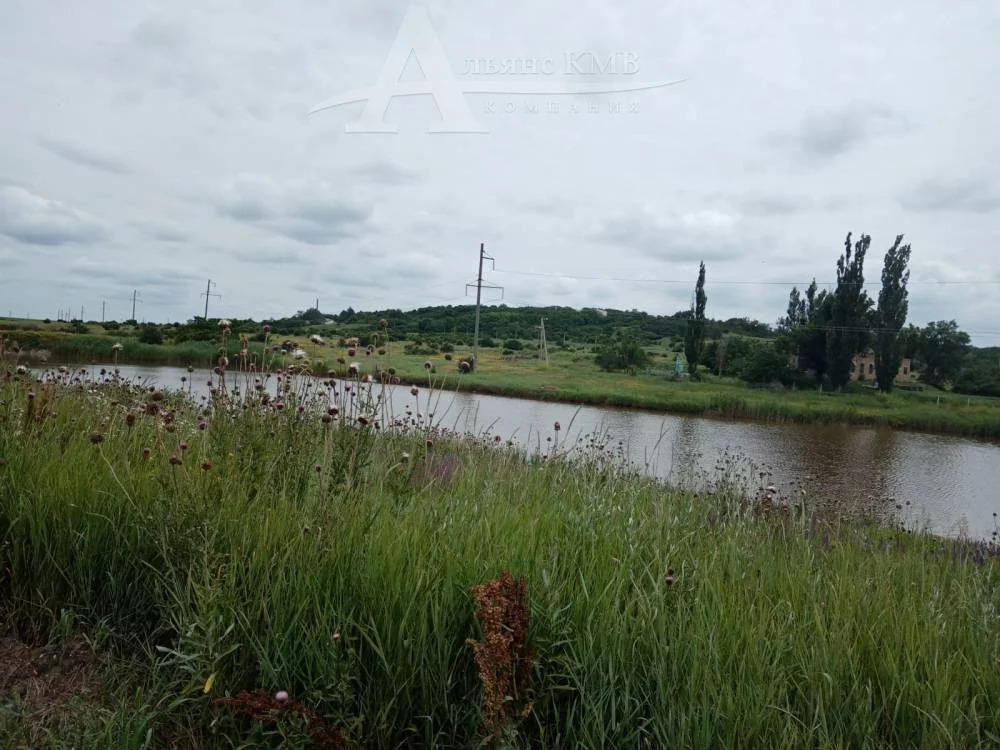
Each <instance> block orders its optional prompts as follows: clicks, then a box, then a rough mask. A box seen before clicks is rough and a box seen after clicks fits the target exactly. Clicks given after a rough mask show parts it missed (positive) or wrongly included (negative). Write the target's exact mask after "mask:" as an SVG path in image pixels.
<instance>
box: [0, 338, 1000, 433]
mask: <svg viewBox="0 0 1000 750" xmlns="http://www.w3.org/2000/svg"><path fill="white" fill-rule="evenodd" d="M17 336H20V340H21V343H22V346H23V347H24V348H25V349H29V348H31V349H45V350H47V351H49V352H51V354H52V360H51V361H52V362H59V363H66V364H84V363H111V362H112V360H113V353H112V351H111V349H110V346H111V343H113V342H114V341H118V340H120V341H121V343H122V345H123V347H124V348H123V350H122V351H121V352H120V354H119V361H120V362H121V363H124V364H160V365H189V364H190V365H196V366H211V365H213V364H214V362H215V360H216V358H217V357H218V354H219V346H218V345H216V344H213V343H210V342H207V341H187V342H183V343H180V344H167V345H162V346H157V345H150V344H142V343H140V342H138V341H137V340H136V339H134V338H129V337H127V336H123V337H120V338H118V339H115V338H112V337H109V336H100V335H88V334H69V333H64V332H52V331H35V332H27V333H18V332H16V331H14V332H12V337H17ZM286 338H288V337H284V336H282V337H274V338H273V339H272V340H271V342H270V343H271V344H272V345H273V344H274V343H275V342H276V341H278V340H282V341H283V340H285V339H286ZM291 338H292V340H294V341H297V342H298V344H299V345H300V346H301V347H302V348H303V349H304V350H306V351H307V352H308V353H309V355H310V362H311V368H312V371H313V372H315V373H317V374H325V373H326V372H328V371H335V372H339V373H344V372H345V371H346V364H347V363H348V362H349V361H356V362H358V363H359V364H360V366H361V369H362V372H374V371H375V368H376V367H378V368H381V369H383V370H385V369H388V368H390V367H391V368H392V369H393V370H394V371H395V372H396V375H397V377H399V378H400V379H401V380H402V381H403V382H407V383H418V384H423V383H426V382H427V376H428V372H427V371H426V370H425V368H424V363H425V362H428V361H430V362H431V363H432V365H433V367H434V368H435V369H434V373H433V374H434V375H435V377H434V378H433V380H434V381H435V382H436V383H437V384H438V386H439V387H444V388H455V387H459V388H462V389H463V390H466V391H470V392H476V393H486V394H494V395H500V396H516V397H521V398H529V399H540V400H552V401H563V402H569V403H577V404H590V405H594V406H614V407H624V408H637V409H648V410H652V411H661V412H673V413H683V414H700V415H705V416H714V417H721V418H724V419H747V420H756V421H767V422H807V423H809V422H837V423H848V424H862V425H886V426H889V427H895V428H900V429H911V430H921V431H925V432H941V433H951V434H957V435H968V436H975V437H986V438H1000V398H989V397H978V396H973V397H968V396H960V395H957V394H952V393H949V392H944V391H940V390H937V389H929V390H923V391H915V390H901V389H899V390H896V391H895V392H893V393H892V394H888V395H887V394H882V393H878V392H876V391H874V390H872V389H870V388H867V387H865V386H863V385H861V384H852V385H851V386H850V387H849V388H848V389H847V390H846V391H845V392H844V393H832V392H821V391H819V390H818V389H813V388H803V389H799V390H794V391H793V390H784V391H777V392H775V391H771V390H767V389H760V388H753V387H751V386H748V385H746V384H745V383H742V382H740V381H738V380H735V379H732V378H717V377H714V376H712V375H705V376H703V379H702V380H699V381H692V380H683V381H673V380H670V379H668V378H667V377H666V376H665V375H663V374H640V375H635V376H632V375H627V374H624V373H607V372H602V371H601V370H600V369H599V368H598V367H597V366H596V365H595V364H594V361H593V355H591V354H589V353H588V351H585V350H584V349H583V348H577V349H576V350H572V351H570V350H561V349H560V350H554V351H552V352H551V353H550V358H549V363H548V364H545V363H544V362H543V361H540V360H539V359H537V358H533V357H532V356H531V355H530V354H528V353H526V352H522V353H519V356H515V357H513V358H512V357H503V356H501V354H500V350H499V349H487V348H484V349H481V350H480V368H479V370H478V371H477V372H475V373H472V374H468V375H464V376H461V377H459V373H458V369H457V362H458V359H459V357H460V356H462V354H468V352H461V351H457V352H455V353H454V355H453V359H452V360H451V361H448V360H445V358H444V355H434V356H430V357H427V356H423V355H407V354H404V353H403V349H404V342H390V343H389V344H383V346H387V347H388V349H387V354H385V355H379V354H377V352H375V353H373V354H371V355H368V354H366V353H365V350H364V349H363V348H361V349H359V350H358V351H357V352H356V353H355V355H354V356H353V357H350V356H349V355H348V353H347V350H346V349H345V348H343V347H338V346H336V345H335V344H334V343H328V344H325V345H316V344H313V343H311V342H309V340H308V338H306V337H291ZM331 341H332V342H335V340H331ZM227 348H228V350H229V356H230V358H232V357H233V356H234V355H235V353H236V351H237V348H238V342H237V341H236V340H235V338H232V337H231V338H230V339H229V341H228V344H227ZM250 350H251V352H253V353H254V354H255V355H256V357H257V359H258V361H259V359H260V355H261V350H262V346H261V344H258V343H253V344H251V345H250ZM654 355H655V356H654V358H653V363H652V365H653V371H654V372H657V373H662V372H668V371H671V370H672V367H671V363H672V362H673V357H674V354H673V352H670V351H668V350H667V349H665V348H663V347H658V348H657V347H654ZM266 357H267V359H268V361H269V363H270V364H271V366H272V367H278V366H284V365H289V366H291V365H299V364H301V363H299V362H297V361H296V360H293V359H292V358H291V357H290V356H284V355H281V354H280V353H279V354H275V353H274V352H268V354H267V355H266ZM339 360H343V363H341V362H339Z"/></svg>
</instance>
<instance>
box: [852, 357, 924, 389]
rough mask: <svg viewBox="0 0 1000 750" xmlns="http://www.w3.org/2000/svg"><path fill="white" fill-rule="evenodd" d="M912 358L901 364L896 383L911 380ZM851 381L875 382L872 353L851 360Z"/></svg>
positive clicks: (905, 358)
mask: <svg viewBox="0 0 1000 750" xmlns="http://www.w3.org/2000/svg"><path fill="white" fill-rule="evenodd" d="M910 372H911V370H910V358H909V357H903V361H902V362H900V363H899V372H897V373H896V378H895V382H897V383H904V382H907V381H909V380H910V379H911V376H910ZM851 380H861V381H868V382H873V381H874V380H876V378H875V355H874V354H872V353H871V352H868V353H867V354H855V355H854V356H853V357H852V358H851Z"/></svg>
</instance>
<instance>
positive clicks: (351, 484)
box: [0, 378, 1000, 748]
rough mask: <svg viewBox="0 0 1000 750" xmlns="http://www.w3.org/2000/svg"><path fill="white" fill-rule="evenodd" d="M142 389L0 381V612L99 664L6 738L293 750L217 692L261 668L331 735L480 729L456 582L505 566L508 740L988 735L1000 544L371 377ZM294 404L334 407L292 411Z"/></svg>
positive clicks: (925, 741) (901, 741)
mask: <svg viewBox="0 0 1000 750" xmlns="http://www.w3.org/2000/svg"><path fill="white" fill-rule="evenodd" d="M29 388H31V389H32V390H33V392H34V394H35V395H34V398H30V399H29V396H28V390H29ZM359 389H360V386H359V385H357V384H356V385H355V389H354V390H352V392H353V393H355V394H357V392H358V390H359ZM361 390H362V393H363V389H361ZM151 398H152V397H151V396H150V395H149V394H140V393H136V392H133V391H131V390H129V389H126V388H119V387H108V388H100V389H96V392H94V393H87V392H79V391H76V390H72V389H63V388H61V387H55V386H40V385H38V384H35V385H29V384H28V383H26V382H23V381H22V380H20V379H18V378H12V379H7V380H5V381H0V459H2V466H0V570H2V571H3V573H2V574H0V617H2V619H0V622H2V623H4V627H5V628H6V629H7V631H8V632H9V633H13V634H16V635H17V636H18V637H20V638H22V639H25V640H29V641H32V642H42V641H45V640H46V639H55V638H57V637H60V636H62V637H65V636H67V635H69V634H79V633H82V634H84V635H86V636H87V637H88V638H90V639H91V640H92V641H93V642H94V643H95V644H97V648H98V649H99V650H100V651H101V652H102V653H104V654H106V655H107V657H108V659H109V660H110V666H109V674H112V675H114V678H113V679H111V678H109V679H111V683H112V685H111V687H110V688H109V689H108V690H107V691H105V692H103V693H102V694H101V695H103V696H104V697H103V699H100V700H99V699H97V698H92V699H91V702H90V703H86V702H85V703H83V704H80V703H72V702H71V703H69V704H67V705H66V706H65V707H64V709H63V710H62V711H61V712H59V713H58V714H57V715H54V716H52V717H50V718H48V719H46V720H45V721H44V722H43V725H41V726H39V725H37V724H32V723H31V722H28V721H26V720H25V717H27V716H28V715H29V714H28V713H27V711H28V709H27V708H20V707H19V706H18V705H17V704H14V705H5V706H3V707H0V740H2V741H0V744H6V745H11V746H17V745H18V744H25V743H27V742H28V740H27V739H25V738H26V737H28V736H29V735H30V737H32V738H36V739H35V742H36V744H32V745H31V746H49V747H71V746H76V747H122V748H125V747H129V748H132V747H140V746H148V747H171V746H176V747H193V748H200V747H204V748H208V747H213V748H214V747H266V746H274V745H275V744H276V743H278V742H280V741H284V742H285V745H284V746H290V747H299V746H306V744H307V742H306V741H307V735H306V734H305V732H304V729H303V728H302V726H300V725H296V724H294V723H292V722H284V723H281V724H278V725H271V724H263V723H252V722H249V721H248V720H245V719H243V720H241V719H239V718H238V717H236V716H235V715H234V714H233V713H232V712H231V711H229V710H227V709H223V708H219V707H213V704H212V701H213V700H214V699H216V698H219V697H221V696H224V695H235V694H236V693H238V692H239V691H241V690H256V689H259V690H264V691H267V692H268V693H271V692H273V691H276V690H287V691H288V692H289V693H290V694H291V695H292V697H293V698H294V699H296V700H300V701H302V702H303V703H304V704H306V705H308V706H310V707H311V708H313V709H315V710H316V711H318V712H319V713H320V714H322V715H323V716H324V717H325V718H326V720H327V721H328V722H330V723H331V724H333V725H336V726H338V727H340V728H341V729H342V730H343V731H344V733H345V734H346V735H347V736H348V737H349V739H350V740H351V742H352V743H353V746H356V747H385V748H388V747H441V748H446V747H448V748H467V747H475V746H477V743H478V742H479V741H480V740H481V739H482V738H481V732H480V728H481V716H480V708H479V707H480V703H481V700H482V686H481V683H480V679H479V675H478V672H477V667H476V663H475V661H474V659H473V656H472V651H471V649H470V647H469V645H468V644H467V640H468V639H478V638H479V637H480V632H479V629H478V625H477V622H476V620H475V617H474V603H473V601H472V597H471V595H470V591H471V589H472V587H474V586H476V585H477V584H481V583H483V582H486V581H488V580H490V579H493V578H496V577H497V576H498V575H499V574H500V572H501V571H502V570H509V571H511V572H512V573H513V574H514V575H515V576H522V575H523V576H524V577H525V579H526V581H527V587H528V593H529V599H530V622H529V626H528V640H529V644H530V646H531V648H532V649H533V652H534V662H533V666H532V671H531V679H530V684H529V685H528V686H527V691H528V692H527V696H526V697H527V698H528V699H529V700H530V711H529V712H528V713H527V716H526V718H524V719H523V720H520V721H516V722H515V721H512V722H511V724H510V729H509V732H508V733H507V735H505V738H504V742H505V743H506V744H505V745H504V746H508V747H528V746H529V745H530V746H533V747H552V748H562V747H614V748H618V747H621V748H626V747H628V748H632V747H657V748H661V747H769V748H800V747H819V748H842V747H859V748H866V747H872V748H874V747H928V748H937V747H940V748H947V747H991V746H996V744H997V743H998V742H1000V720H998V717H1000V672H998V670H997V660H998V659H1000V620H998V614H1000V613H998V610H997V602H998V601H1000V567H998V558H997V556H996V550H995V549H990V548H987V547H985V546H983V545H973V544H968V543H960V542H949V541H944V540H940V539H935V538H933V537H929V536H923V535H916V534H909V533H906V532H905V531H902V530H898V529H882V528H877V527H875V526H871V525H866V524H856V523H847V522H842V521H839V520H838V519H837V516H836V514H835V513H832V512H831V511H830V510H829V509H828V510H827V512H825V513H823V514H822V515H819V514H818V512H810V511H807V510H806V509H801V508H791V509H789V510H788V512H771V513H764V512H761V511H760V507H761V506H759V505H757V504H754V503H752V502H751V503H749V504H748V502H747V501H748V498H749V499H752V497H753V490H754V487H753V486H752V485H750V484H746V482H745V481H744V480H743V479H741V477H742V476H743V472H742V470H741V466H740V464H739V462H734V463H732V464H731V465H730V467H729V469H730V471H729V473H727V474H724V475H721V476H720V477H719V480H718V482H717V486H716V488H715V491H714V492H713V493H710V494H709V495H707V496H706V495H702V496H700V497H699V496H695V495H692V494H688V493H684V492H678V491H674V490H671V489H670V488H668V487H665V486H663V485H661V484H658V483H656V482H654V481H652V480H648V479H643V478H640V477H638V476H635V475H633V474H631V473H629V472H627V471H625V470H623V469H622V468H620V467H618V466H617V464H616V463H615V461H614V460H613V457H609V456H607V455H605V454H601V453H593V454H590V455H586V456H582V457H580V458H579V460H578V461H577V462H575V463H568V462H566V461H564V460H561V459H560V458H558V457H554V458H546V459H542V458H536V459H527V458H525V457H523V456H522V455H520V454H519V453H516V452H514V451H511V450H507V449H504V448H502V447H495V446H494V445H493V441H492V440H491V439H489V438H488V436H485V437H483V438H482V439H480V440H468V439H466V440H459V439H457V438H452V437H450V436H448V435H446V434H440V433H438V432H437V431H436V430H434V429H433V428H431V427H430V426H427V425H418V426H417V427H416V428H410V429H409V430H406V431H403V430H400V429H392V428H390V426H389V425H387V424H385V423H382V422H380V424H379V428H380V429H379V430H375V427H374V422H375V421H376V420H381V419H383V418H384V415H383V413H382V412H381V411H380V409H379V405H378V404H375V403H369V402H366V401H365V400H364V399H363V398H362V399H361V400H360V401H359V400H357V397H356V396H355V397H352V396H350V395H349V394H347V393H345V392H344V391H343V390H339V391H338V392H337V393H336V394H332V393H331V392H330V391H329V390H328V389H327V387H326V386H322V385H320V384H318V383H317V382H316V381H311V382H308V381H305V380H302V379H293V380H292V381H290V382H289V391H288V392H287V393H286V394H285V396H284V398H283V401H282V403H283V404H284V406H285V408H284V409H281V410H278V409H273V408H272V409H263V410H262V409H245V408H234V409H227V408H224V407H225V405H224V404H222V403H217V404H216V408H215V410H214V412H213V414H212V415H211V416H209V417H208V418H207V419H206V422H205V429H199V426H198V422H199V421H200V420H202V419H205V416H204V415H202V414H197V413H195V412H194V411H193V410H192V409H189V408H186V407H184V406H183V405H182V404H180V403H174V402H171V400H170V399H169V398H168V399H166V400H165V401H163V402H157V401H147V399H151ZM426 398H428V394H427V393H426V392H423V391H422V392H421V395H420V399H421V403H423V400H424V399H426ZM313 399H315V400H317V401H318V402H319V403H322V404H323V405H324V406H327V405H333V406H336V408H337V409H338V413H337V415H336V417H335V418H331V419H329V420H328V421H327V422H323V421H321V420H320V419H319V416H318V413H316V412H314V411H313V409H312V408H307V409H306V411H304V412H302V413H300V412H299V411H298V410H297V408H295V407H296V406H297V405H298V404H300V403H301V404H303V405H305V404H306V403H310V404H311V403H312V402H313ZM150 403H151V404H156V405H157V406H158V408H159V412H160V413H159V414H156V415H151V414H147V413H145V411H146V410H147V404H150ZM166 407H169V408H173V409H176V416H175V418H174V419H173V420H172V421H171V420H169V419H165V418H164V416H163V413H164V412H165V411H166V410H167V408H166ZM424 411H426V409H425V410H424ZM139 412H143V413H141V414H140V415H139V416H138V417H137V418H136V419H135V420H134V423H133V424H132V425H131V426H130V425H129V424H128V422H127V421H126V415H127V414H129V413H133V414H135V413H139ZM358 416H364V417H366V418H367V420H368V426H366V427H358V426H357V422H356V418H357V417H358ZM95 435H99V436H100V440H99V441H98V439H97V437H93V436H95ZM181 443H184V444H185V445H186V449H182V448H181ZM144 448H149V449H150V455H149V457H148V458H147V457H144V453H143V449H144ZM171 457H177V458H179V459H180V462H179V463H177V464H172V463H171V462H170V458H171ZM203 461H208V462H210V463H211V467H210V468H208V469H202V468H200V464H201V463H202V462H203ZM754 509H757V510H756V511H755V510H754ZM834 510H835V509H834ZM668 571H673V582H672V584H668V583H667V581H666V579H665V576H666V575H668ZM210 678H211V679H210ZM209 682H211V686H210V688H209V689H208V690H207V692H206V687H207V685H208V683H209ZM522 697H523V696H522ZM38 738H41V739H38Z"/></svg>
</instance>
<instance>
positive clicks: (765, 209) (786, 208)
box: [736, 195, 814, 216]
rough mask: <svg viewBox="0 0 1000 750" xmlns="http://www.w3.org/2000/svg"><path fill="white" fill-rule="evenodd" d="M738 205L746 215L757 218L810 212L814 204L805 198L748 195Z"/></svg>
mask: <svg viewBox="0 0 1000 750" xmlns="http://www.w3.org/2000/svg"><path fill="white" fill-rule="evenodd" d="M736 205H737V206H738V207H739V209H740V210H741V211H742V212H743V213H745V214H752V215H755V216H788V215H790V214H795V213H799V212H801V211H808V210H809V209H811V208H812V207H813V205H814V204H813V200H812V199H811V198H808V197H804V196H793V195H748V196H744V197H743V198H740V199H738V200H737V201H736Z"/></svg>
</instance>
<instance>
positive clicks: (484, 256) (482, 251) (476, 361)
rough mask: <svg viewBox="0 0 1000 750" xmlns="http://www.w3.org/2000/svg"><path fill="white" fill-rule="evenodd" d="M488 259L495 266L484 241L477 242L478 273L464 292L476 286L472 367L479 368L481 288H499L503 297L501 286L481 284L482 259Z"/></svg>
mask: <svg viewBox="0 0 1000 750" xmlns="http://www.w3.org/2000/svg"><path fill="white" fill-rule="evenodd" d="M484 260H488V261H490V262H491V263H493V267H494V268H496V261H495V259H494V258H493V257H492V256H490V255H487V254H486V243H484V242H481V243H479V275H478V276H477V277H476V283H475V284H474V285H473V284H466V285H465V290H466V293H468V291H469V287H470V286H475V287H476V328H475V332H474V333H473V334H472V369H473V370H478V369H479V309H480V307H481V306H482V301H483V288H484V287H485V288H486V289H499V290H500V298H501V299H503V287H502V286H493V285H492V284H483V261H484Z"/></svg>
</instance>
